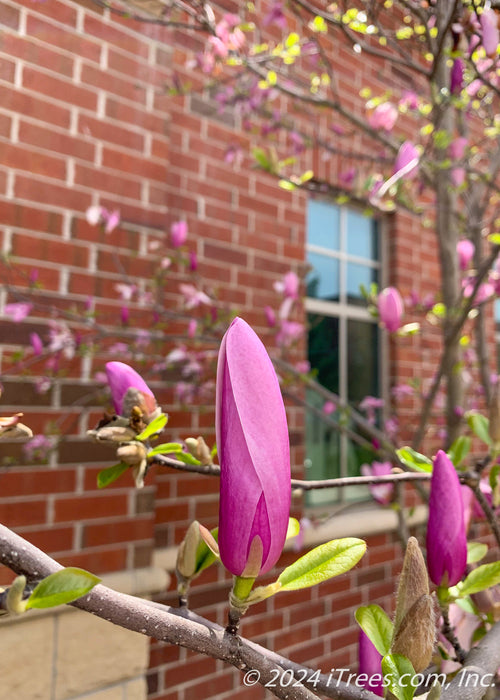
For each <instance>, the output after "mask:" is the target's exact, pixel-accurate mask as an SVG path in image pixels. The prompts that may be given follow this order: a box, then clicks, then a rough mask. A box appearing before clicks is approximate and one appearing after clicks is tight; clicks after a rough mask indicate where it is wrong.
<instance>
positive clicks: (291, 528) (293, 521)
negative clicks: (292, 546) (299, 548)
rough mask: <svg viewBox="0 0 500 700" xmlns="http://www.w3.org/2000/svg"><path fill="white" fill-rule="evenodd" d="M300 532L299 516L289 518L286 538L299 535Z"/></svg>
mask: <svg viewBox="0 0 500 700" xmlns="http://www.w3.org/2000/svg"><path fill="white" fill-rule="evenodd" d="M299 532H300V523H299V521H298V520H297V518H288V530H287V531H286V539H287V540H289V539H290V537H297V535H298V534H299Z"/></svg>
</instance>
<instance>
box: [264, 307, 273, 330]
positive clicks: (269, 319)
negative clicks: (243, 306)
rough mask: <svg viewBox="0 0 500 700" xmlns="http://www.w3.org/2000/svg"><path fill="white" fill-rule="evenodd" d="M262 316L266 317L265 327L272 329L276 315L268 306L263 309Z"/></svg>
mask: <svg viewBox="0 0 500 700" xmlns="http://www.w3.org/2000/svg"><path fill="white" fill-rule="evenodd" d="M264 314H265V316H266V321H267V325H268V326H269V327H270V328H273V327H274V326H275V325H276V314H275V313H274V311H273V309H272V308H271V307H270V306H265V307H264Z"/></svg>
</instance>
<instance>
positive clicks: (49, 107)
mask: <svg viewBox="0 0 500 700" xmlns="http://www.w3.org/2000/svg"><path fill="white" fill-rule="evenodd" d="M0 104H1V105H2V108H3V109H7V110H11V111H12V112H18V113H19V114H29V116H30V118H32V119H38V120H40V121H44V122H47V123H49V124H54V125H55V126H61V127H65V128H68V127H69V123H70V110H69V107H63V106H60V105H55V104H54V103H53V102H51V101H50V99H49V98H46V99H45V98H38V97H36V96H35V95H28V94H27V93H25V92H21V91H20V90H14V89H13V88H10V87H7V86H6V85H0Z"/></svg>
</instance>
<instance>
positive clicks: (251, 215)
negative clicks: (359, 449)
mask: <svg viewBox="0 0 500 700" xmlns="http://www.w3.org/2000/svg"><path fill="white" fill-rule="evenodd" d="M0 26H1V34H0V244H1V245H2V249H3V252H4V253H11V254H12V256H13V260H14V261H15V267H12V268H7V267H3V268H2V272H1V276H2V280H3V281H4V282H5V283H6V284H8V285H9V288H8V290H7V291H6V292H4V293H3V294H4V295H3V298H2V302H3V303H5V302H12V301H19V300H20V299H21V298H22V297H23V288H24V289H25V288H26V285H27V279H28V277H29V275H30V273H31V272H32V270H33V269H35V268H36V270H37V271H38V283H39V285H40V288H39V290H38V291H37V293H36V305H35V307H34V308H33V310H32V313H31V315H30V319H29V323H26V324H22V325H18V324H13V323H12V322H9V321H8V320H3V321H1V326H0V328H1V331H2V343H3V345H2V356H1V362H2V371H3V372H5V371H8V370H9V368H10V367H11V360H12V357H13V353H15V352H16V351H17V350H18V349H19V348H20V347H26V346H27V345H28V343H29V333H30V332H31V331H37V332H38V333H40V334H41V335H43V334H46V332H47V326H46V321H47V317H48V315H49V314H50V311H48V310H47V309H48V306H49V307H50V306H53V307H56V308H58V309H62V310H63V311H64V313H71V310H72V309H73V308H74V309H76V310H77V311H78V312H79V313H80V315H81V312H82V310H83V309H84V307H85V303H86V300H87V298H88V297H89V296H91V297H93V298H94V309H95V311H96V312H97V314H98V321H99V322H100V323H101V324H102V327H103V332H104V331H106V332H108V333H109V332H110V330H112V329H113V328H118V327H119V321H118V320H117V319H118V317H119V310H120V306H121V302H120V300H119V298H118V295H117V293H116V290H115V285H116V284H117V283H118V282H120V281H123V274H122V270H123V271H125V273H126V274H127V275H128V277H129V281H134V282H136V283H137V284H139V285H144V286H145V285H147V282H148V279H149V278H150V276H151V274H152V272H153V271H154V269H155V256H154V255H153V254H151V253H149V252H148V242H149V241H152V240H159V241H160V243H161V246H162V250H165V253H167V252H168V251H169V238H168V230H169V227H170V224H171V223H172V222H174V221H176V220H178V219H179V218H184V219H186V221H187V222H188V226H189V247H190V249H191V250H193V251H196V253H197V255H198V259H199V262H200V274H201V275H202V276H203V279H204V281H205V282H206V283H207V284H208V285H209V287H211V288H212V289H216V290H217V295H218V299H219V300H220V302H221V304H224V303H225V304H231V305H232V306H233V307H234V306H236V307H238V308H239V310H240V313H241V314H242V315H243V316H244V317H245V318H246V319H247V320H248V321H249V322H250V323H251V324H253V325H254V327H255V328H256V330H257V331H258V332H260V333H261V334H262V335H263V337H264V339H265V340H266V342H268V343H271V342H272V338H271V335H270V333H269V332H268V331H267V330H266V327H265V320H264V316H263V313H262V308H263V306H264V305H265V304H268V303H273V302H274V301H275V296H274V292H273V291H272V285H273V282H274V281H275V280H276V279H277V278H278V277H279V276H280V275H282V274H283V273H285V272H286V271H288V270H289V269H290V268H292V269H294V270H296V271H298V272H300V271H302V270H303V269H304V267H303V263H304V259H305V252H304V236H305V215H306V210H305V203H306V197H305V195H304V194H303V193H301V192H293V193H289V192H285V191H283V190H280V189H278V188H277V187H276V183H275V182H274V181H273V180H272V178H271V177H270V176H267V175H263V174H261V173H259V172H258V171H256V170H253V169H250V168H249V167H248V166H249V164H248V161H244V162H243V163H242V164H240V165H227V164H226V163H225V162H224V154H225V151H226V148H227V147H228V145H229V144H232V143H234V144H240V145H242V146H243V148H245V147H246V146H247V145H248V143H249V136H248V135H247V134H246V133H244V132H242V131H241V130H240V129H239V126H238V120H236V121H235V122H233V120H232V118H230V117H229V116H227V115H222V116H220V115H217V114H214V112H213V107H212V105H211V104H210V102H208V101H206V100H203V99H202V98H201V97H200V96H199V95H193V96H189V97H183V98H182V97H175V98H173V97H171V96H168V95H166V94H165V92H164V91H163V89H162V87H163V85H164V83H165V81H167V80H168V78H169V76H170V74H171V68H172V66H175V68H176V69H177V71H178V72H179V74H180V75H181V77H185V76H186V72H189V71H187V69H186V60H187V59H188V57H190V55H191V54H190V53H189V51H188V50H187V49H185V48H182V47H183V46H186V45H187V44H186V39H185V37H180V36H178V35H177V34H175V33H173V32H170V31H168V30H165V29H159V28H157V27H154V26H149V25H138V24H135V23H134V22H132V21H130V20H121V19H120V18H117V17H116V16H110V15H109V14H108V13H107V12H103V11H100V10H99V9H97V8H96V7H95V6H94V5H93V4H92V3H90V2H86V1H85V0H82V2H71V1H70V0H67V1H63V0H61V1H59V0H50V2H33V1H32V0H22V2H15V3H14V2H11V1H10V0H2V2H0ZM192 43H193V45H195V46H196V45H197V43H198V39H197V38H196V37H194V38H193V39H192ZM189 46H191V44H189ZM363 60H364V59H362V58H358V57H355V56H353V55H352V54H350V56H349V61H350V73H351V75H353V76H355V84H354V90H353V91H352V101H353V103H357V104H358V108H359V112H360V115H362V114H363V109H362V101H361V99H360V98H359V97H358V90H359V89H360V88H361V87H363V86H364V85H365V84H366V81H365V78H366V80H368V81H370V82H371V85H372V87H373V89H374V90H375V91H378V92H383V91H384V90H385V89H386V86H387V81H388V80H395V79H399V81H400V82H401V78H398V76H394V75H392V74H391V75H387V74H386V73H384V71H383V66H380V65H376V64H373V65H372V66H371V67H370V73H369V74H368V73H366V72H365V73H363V68H364V67H365V64H364V63H363ZM189 77H190V79H191V80H192V81H193V83H194V85H195V86H196V85H197V83H198V79H197V76H196V74H195V73H193V72H191V73H190V74H189ZM303 125H304V128H308V129H310V130H315V129H318V128H325V129H327V128H328V126H329V124H328V120H327V118H326V117H321V118H320V119H319V120H318V122H313V123H308V122H304V124H303ZM328 133H331V132H330V131H329V132H328ZM356 139H357V140H359V139H358V137H356ZM316 156H317V154H316ZM315 164H316V166H317V172H318V175H319V176H323V175H325V176H328V175H330V174H331V173H333V172H335V170H336V169H338V168H345V167H347V165H348V162H347V161H346V160H345V159H344V160H342V158H341V157H334V156H332V158H331V159H330V160H329V161H323V160H321V159H320V158H318V157H315ZM309 166H310V164H309ZM97 202H98V203H100V204H101V205H104V206H108V207H110V208H116V207H118V208H119V209H120V210H121V215H122V221H123V223H122V225H121V226H120V227H119V228H118V229H116V230H115V231H114V232H113V233H111V234H104V233H102V232H101V231H100V230H99V229H97V228H95V227H91V226H89V225H88V223H87V222H86V221H85V210H86V208H87V207H88V206H90V205H91V204H96V203H97ZM391 226H392V229H391V235H390V237H389V248H390V270H389V276H390V282H391V283H393V284H396V285H397V286H400V287H401V288H402V291H403V293H405V294H407V293H409V292H410V291H411V289H413V288H416V289H417V290H419V291H420V293H421V294H425V293H426V292H427V291H431V290H432V289H434V285H435V280H436V277H437V275H438V268H437V264H436V260H435V255H434V252H433V251H434V242H433V238H432V232H431V231H430V230H428V229H425V230H424V229H422V227H421V225H420V221H419V220H417V219H415V218H413V217H411V216H410V215H408V214H402V215H398V216H397V217H393V221H392V224H391ZM117 259H118V260H119V266H118V265H117ZM169 274H170V275H171V280H172V282H171V285H170V286H169V287H168V290H167V291H166V293H165V304H166V306H167V308H168V307H169V306H170V307H171V308H175V309H180V308H181V307H180V299H179V295H178V293H177V284H178V282H179V280H182V279H183V278H184V275H183V271H182V270H181V269H179V268H178V267H176V266H174V267H173V269H172V271H171V272H170V273H169ZM47 305H48V306H47ZM130 310H131V324H130V327H131V328H133V327H134V326H135V327H139V328H146V329H147V328H149V327H150V325H151V322H152V315H151V310H150V309H148V308H147V307H143V306H141V305H140V304H139V303H135V302H133V303H131V305H130ZM67 318H68V322H70V323H73V320H72V319H73V317H72V316H68V317H67ZM74 326H75V327H77V328H79V329H80V331H81V333H82V334H83V337H85V334H86V333H87V332H88V329H87V327H86V325H85V323H83V322H82V321H81V320H80V321H75V322H74ZM118 330H119V332H122V331H123V329H119V328H118ZM117 332H118V331H117ZM115 339H116V338H110V337H106V338H105V339H104V345H105V346H108V347H109V345H110V344H112V342H114V340H115ZM129 339H130V342H131V344H132V345H133V344H134V343H135V339H134V334H133V333H132V332H131V331H129ZM169 349H171V346H170V345H169V344H168V343H165V342H164V341H163V342H162V341H161V339H160V341H159V344H158V345H157V350H158V352H159V353H161V354H162V355H163V356H165V355H166V353H167V352H168V351H169ZM392 355H393V363H392V364H391V378H392V379H393V381H394V382H398V381H406V380H408V379H410V378H412V377H416V376H418V375H419V373H420V372H421V371H422V369H423V368H424V369H425V371H429V372H430V371H431V370H432V364H433V359H434V357H435V344H434V342H431V343H429V341H426V340H421V339H418V338H417V339H411V340H408V341H407V342H406V341H405V343H404V344H403V345H402V346H401V349H399V348H398V349H396V348H395V347H394V348H392ZM107 359H110V358H109V356H107V355H106V354H105V353H104V352H97V353H96V354H95V355H94V356H87V357H80V356H79V355H78V354H77V355H76V356H75V358H73V359H72V360H71V361H70V362H68V363H66V371H65V375H64V377H63V378H62V379H60V380H59V381H58V382H56V383H55V385H54V386H52V387H51V388H50V390H49V391H48V392H47V393H44V394H40V393H37V391H36V390H35V388H34V379H33V375H36V374H37V373H41V372H42V369H41V365H40V363H38V364H36V365H34V366H32V367H31V371H32V374H31V375H29V376H26V377H21V378H20V377H17V378H16V377H10V378H8V379H7V380H6V381H4V395H3V397H2V413H4V414H5V415H8V414H9V412H10V411H11V410H12V411H23V412H24V413H25V414H26V415H25V421H26V422H27V423H28V424H29V425H30V426H31V427H32V428H33V430H34V432H41V431H42V430H44V429H45V428H47V426H48V424H49V423H51V424H55V425H56V427H57V430H58V431H59V432H61V433H63V434H64V435H65V436H66V437H65V439H64V440H63V441H62V442H61V443H60V445H59V447H58V449H57V452H56V453H55V454H54V455H53V456H52V458H51V461H50V463H49V465H47V466H37V465H29V464H28V465H26V464H24V465H21V464H18V465H16V466H8V462H5V464H6V466H5V467H4V468H3V469H2V472H1V474H0V497H1V498H0V520H1V521H2V522H5V523H7V524H9V525H11V526H12V527H13V528H15V529H16V530H17V531H18V532H20V533H21V534H23V535H24V536H26V537H27V538H28V539H30V540H31V541H33V542H34V543H35V544H37V545H38V546H40V547H42V548H44V549H46V550H47V551H49V552H50V553H52V554H54V555H55V556H56V557H57V558H58V559H59V560H60V561H61V562H62V563H64V564H70V563H71V564H74V565H78V566H83V567H86V568H88V569H90V570H93V571H95V572H97V573H105V572H108V571H114V570H120V569H123V568H130V567H135V566H145V565H148V564H149V563H150V562H151V556H152V552H153V549H154V547H155V546H158V547H167V546H172V545H174V544H176V543H178V542H179V541H180V539H181V538H182V536H183V534H184V532H185V529H186V527H187V525H188V524H189V523H190V521H191V520H192V519H193V518H197V519H199V520H201V521H202V522H203V523H204V524H205V525H207V526H208V527H213V526H215V524H216V522H217V481H216V480H215V479H210V478H208V477H200V476H193V475H186V474H181V473H178V472H173V471H172V470H163V471H160V470H157V471H156V472H155V473H154V474H152V476H151V478H150V479H148V481H147V484H146V487H145V489H144V490H142V491H134V490H132V489H131V483H130V481H128V480H127V479H126V478H124V479H122V480H120V481H118V482H117V483H116V484H114V485H113V486H111V487H110V488H108V489H106V490H105V491H104V492H101V491H98V490H97V488H96V474H97V472H98V470H99V469H100V468H102V465H103V464H105V463H109V460H111V459H112V456H111V455H110V451H109V450H108V449H107V448H105V447H102V446H100V445H95V444H92V443H90V442H89V441H88V440H87V439H86V438H85V431H86V430H87V429H88V428H91V427H93V426H94V425H95V423H96V421H97V420H98V418H99V415H100V414H101V412H102V406H103V402H104V401H105V400H104V399H103V397H102V396H100V395H99V393H95V392H94V389H95V388H96V386H97V384H96V382H95V381H94V375H95V373H96V372H97V371H100V370H102V367H103V361H104V360H107ZM115 359H116V358H115ZM172 384H173V382H172V377H169V378H167V380H166V381H165V382H162V383H160V382H158V383H154V384H153V385H152V386H153V388H154V389H155V391H156V393H157V398H158V400H159V402H160V403H161V404H162V405H163V407H164V409H165V410H166V411H167V412H168V413H169V415H170V420H169V425H168V430H167V433H168V436H167V439H170V438H179V437H180V438H183V437H186V436H188V435H198V434H200V433H201V434H203V435H205V437H206V438H207V441H208V442H209V443H210V444H211V443H212V442H213V440H214V431H213V409H212V407H211V406H208V407H195V408H194V409H193V410H192V411H189V412H188V411H186V410H185V409H184V408H183V407H181V406H179V405H178V404H177V403H176V402H175V398H174V394H173V387H172ZM93 392H94V393H93ZM411 415H412V414H411V411H410V410H408V411H407V412H406V413H405V414H404V416H403V417H404V418H405V419H409V418H410V417H411ZM289 417H290V426H291V433H292V444H293V445H294V446H295V447H294V450H293V465H294V469H295V471H296V473H297V474H299V473H300V472H301V467H300V465H301V463H302V458H303V451H302V448H301V444H300V443H301V431H302V428H303V416H302V413H301V411H300V410H299V409H297V408H292V407H290V409H289ZM0 444H1V446H0V450H1V453H0V454H1V457H2V458H3V459H4V461H5V460H6V459H7V458H8V457H9V456H10V455H11V454H12V455H13V456H14V457H15V458H16V459H18V460H21V463H22V462H23V454H22V450H21V446H20V445H19V443H14V444H7V443H0ZM24 461H26V460H24ZM297 511H298V512H300V505H298V506H297ZM368 543H369V545H370V547H369V553H368V555H367V556H366V557H365V560H364V562H363V563H362V564H361V565H360V566H358V567H357V568H356V569H355V571H353V572H352V573H351V574H350V575H348V576H344V577H341V578H340V579H339V580H333V581H332V582H331V583H328V584H324V585H323V586H322V587H321V588H320V589H313V590H312V591H311V592H309V593H306V594H300V595H296V594H292V593H290V594H285V595H282V596H281V597H278V598H277V599H276V600H271V601H270V602H268V603H267V605H261V606H258V607H257V608H256V609H255V610H252V611H251V613H250V614H249V616H248V619H247V620H246V621H245V622H244V624H243V628H242V629H243V633H244V634H247V635H248V636H251V637H252V638H254V639H256V640H257V641H260V642H262V643H265V644H269V645H270V646H271V647H272V648H274V649H276V650H278V651H280V652H283V653H285V654H289V655H290V656H291V657H292V658H293V659H295V660H297V661H301V662H305V663H310V664H311V665H316V664H319V665H320V666H321V667H322V669H323V670H324V671H326V672H329V671H330V669H331V668H342V667H344V666H351V665H355V663H356V639H357V636H356V635H357V633H356V630H355V625H354V622H353V614H354V610H355V609H356V607H357V606H358V605H359V604H361V603H368V602H378V603H380V604H381V605H383V606H384V607H385V608H386V610H387V611H391V609H392V591H393V587H394V576H396V575H397V573H398V572H399V569H400V558H401V557H400V549H399V546H398V544H397V542H395V541H394V540H393V538H392V536H389V535H387V536H386V535H380V536H376V537H370V538H368ZM290 559H291V555H288V554H287V555H286V556H285V557H284V561H290ZM2 573H4V572H2ZM227 595H228V582H227V580H225V579H224V576H223V574H222V572H221V571H220V570H217V569H215V568H214V569H213V570H211V571H209V572H207V574H206V576H205V577H204V578H203V579H202V580H201V582H200V583H199V584H197V585H196V587H195V589H194V593H193V598H192V605H193V608H194V609H196V610H197V611H198V612H200V613H201V614H205V615H207V616H208V617H210V618H211V619H214V620H217V621H218V622H220V623H221V624H223V623H224V615H225V607H226V606H225V603H226V600H227ZM165 600H166V601H167V602H174V601H175V596H174V594H173V592H169V593H168V595H167V597H166V599H165ZM149 680H150V697H151V700H190V699H191V698H192V699H193V700H198V698H200V697H206V698H208V697H215V696H216V695H217V696H218V697H229V696H231V697H238V698H240V699H241V700H243V698H259V697H263V696H264V695H263V692H262V691H261V690H260V689H256V688H254V689H251V690H244V689H243V688H242V686H241V679H240V678H239V676H238V675H237V674H236V672H233V671H232V670H231V669H223V667H222V666H221V663H220V662H216V661H214V660H211V659H203V658H199V657H195V656H194V655H193V654H191V653H190V652H187V651H185V650H182V649H178V648H177V647H172V646H165V645H161V644H156V643H154V644H153V646H152V655H151V673H150V678H149ZM221 694H222V695H221Z"/></svg>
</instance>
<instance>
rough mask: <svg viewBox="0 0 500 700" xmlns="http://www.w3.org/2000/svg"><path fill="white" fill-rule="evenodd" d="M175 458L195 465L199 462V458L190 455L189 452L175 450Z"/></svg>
mask: <svg viewBox="0 0 500 700" xmlns="http://www.w3.org/2000/svg"><path fill="white" fill-rule="evenodd" d="M175 459H177V460H178V461H179V462H183V463H184V464H194V465H196V466H199V465H200V464H201V462H200V460H199V459H196V457H193V455H190V454H189V452H177V453H176V455H175Z"/></svg>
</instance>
